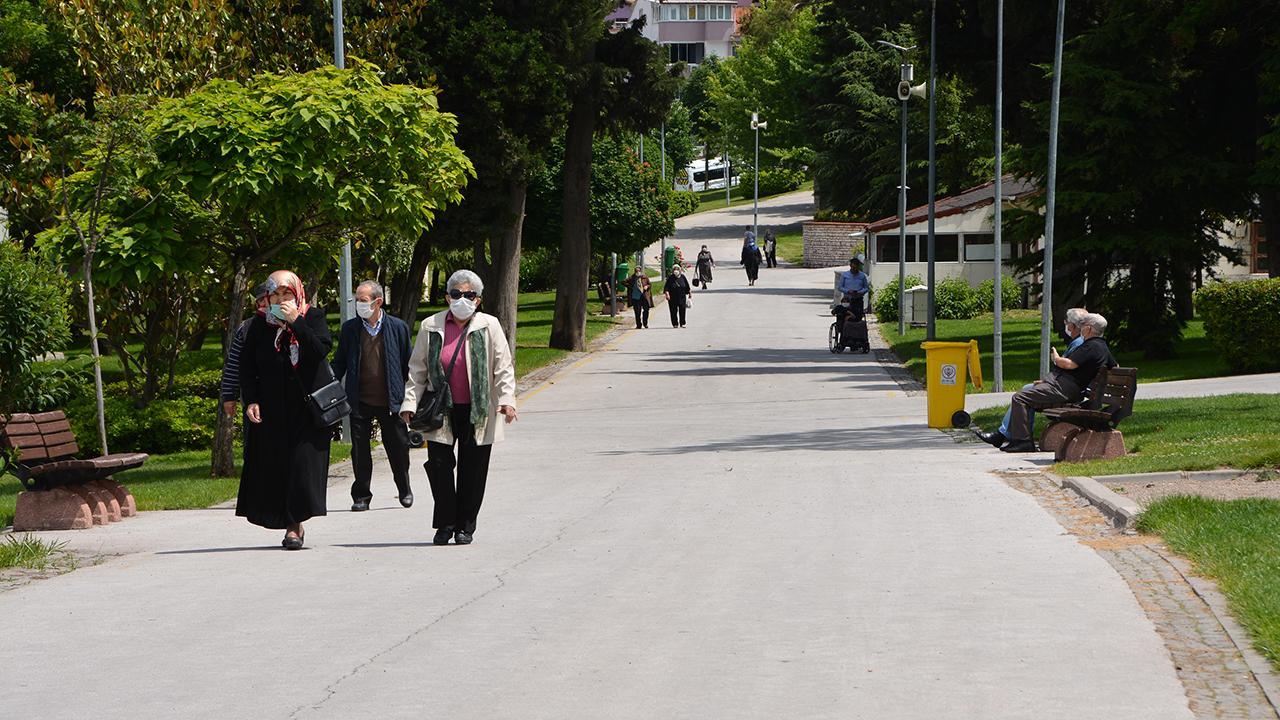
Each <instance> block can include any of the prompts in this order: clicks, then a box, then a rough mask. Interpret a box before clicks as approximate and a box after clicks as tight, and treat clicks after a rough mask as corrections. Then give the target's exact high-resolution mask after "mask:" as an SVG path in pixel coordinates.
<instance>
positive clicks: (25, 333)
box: [0, 242, 71, 415]
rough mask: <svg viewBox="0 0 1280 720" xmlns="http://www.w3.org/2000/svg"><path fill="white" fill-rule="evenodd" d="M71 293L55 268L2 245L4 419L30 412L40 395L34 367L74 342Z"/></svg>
mask: <svg viewBox="0 0 1280 720" xmlns="http://www.w3.org/2000/svg"><path fill="white" fill-rule="evenodd" d="M70 291H71V290H70V286H69V284H68V283H67V280H66V278H65V277H64V276H63V275H62V273H60V272H58V270H57V269H56V268H55V267H53V266H52V265H50V264H48V263H45V262H42V261H40V260H38V259H36V258H33V257H30V256H27V255H24V254H23V252H22V251H21V249H20V248H19V247H18V246H17V245H15V244H13V243H7V242H6V243H0V415H3V414H7V413H10V412H14V411H15V410H25V409H27V407H28V406H29V404H30V403H32V402H34V401H35V400H36V399H37V396H38V395H39V394H40V392H41V385H40V382H39V378H38V377H37V376H36V375H35V373H34V372H33V370H32V365H33V363H34V362H35V360H36V359H37V358H39V357H40V356H41V355H44V354H45V353H49V352H53V351H54V350H59V349H61V348H62V347H63V346H64V345H65V344H66V342H67V340H68V339H69V337H70V329H69V318H68V313H67V298H68V295H69V294H70Z"/></svg>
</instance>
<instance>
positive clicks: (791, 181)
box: [741, 167, 805, 197]
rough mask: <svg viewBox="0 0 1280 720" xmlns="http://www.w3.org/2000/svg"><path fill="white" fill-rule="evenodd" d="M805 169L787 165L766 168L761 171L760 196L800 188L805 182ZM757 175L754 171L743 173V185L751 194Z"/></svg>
mask: <svg viewBox="0 0 1280 720" xmlns="http://www.w3.org/2000/svg"><path fill="white" fill-rule="evenodd" d="M804 179H805V176H804V171H802V170H793V169H791V168H786V167H771V168H764V169H762V170H761V171H760V196H761V197H764V196H765V195H780V194H782V193H784V192H791V191H792V190H799V189H800V186H801V185H803V184H804ZM754 183H755V177H754V175H753V173H752V171H750V170H748V171H746V172H744V173H742V185H741V187H742V188H744V189H745V191H746V193H747V194H748V195H750V194H751V193H752V192H753V191H754Z"/></svg>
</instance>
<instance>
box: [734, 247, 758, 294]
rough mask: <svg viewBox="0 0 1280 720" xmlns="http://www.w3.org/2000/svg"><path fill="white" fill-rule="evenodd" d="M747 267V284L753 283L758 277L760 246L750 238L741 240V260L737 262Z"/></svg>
mask: <svg viewBox="0 0 1280 720" xmlns="http://www.w3.org/2000/svg"><path fill="white" fill-rule="evenodd" d="M738 264H739V265H742V266H743V267H745V268H746V269H747V284H748V285H755V284H756V278H758V277H760V248H758V247H756V244H755V242H753V241H752V240H743V241H742V260H740V261H739V262H738Z"/></svg>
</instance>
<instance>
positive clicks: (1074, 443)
mask: <svg viewBox="0 0 1280 720" xmlns="http://www.w3.org/2000/svg"><path fill="white" fill-rule="evenodd" d="M1065 450H1066V452H1065V453H1064V457H1063V458H1062V459H1063V460H1066V461H1067V462H1081V461H1084V460H1114V459H1115V458H1118V457H1124V456H1125V453H1126V451H1125V447H1124V435H1123V434H1121V432H1120V431H1119V430H1085V431H1083V432H1081V433H1079V434H1077V435H1076V436H1075V437H1073V438H1071V442H1070V443H1068V444H1067V447H1066V448H1065Z"/></svg>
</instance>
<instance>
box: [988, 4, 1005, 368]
mask: <svg viewBox="0 0 1280 720" xmlns="http://www.w3.org/2000/svg"><path fill="white" fill-rule="evenodd" d="M1003 120H1004V0H996V186H995V188H994V191H995V206H996V208H995V209H996V217H995V241H996V244H995V259H994V260H993V262H994V264H995V306H994V308H993V309H994V310H995V315H996V317H995V332H994V337H993V338H992V345H991V347H992V353H993V355H992V358H991V362H992V364H993V366H994V372H993V376H994V380H993V381H992V382H993V384H994V387H993V388H992V390H993V391H994V392H1004V317H1003V314H1004V267H1003V264H1004V258H1003V257H1002V255H1003V254H1004V252H1003V251H1004V246H1003V245H1001V244H1000V243H1001V241H1002V230H1003V228H1004V215H1003V209H1004V192H1003V187H1002V184H1003V183H1002V178H1001V177H1000V174H1001V172H1003V166H1002V162H1003V157H1002V155H1003V152H1004V136H1003V134H1002V133H1003V132H1004V130H1003V126H1002V123H1003Z"/></svg>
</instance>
